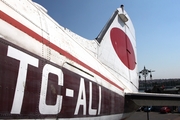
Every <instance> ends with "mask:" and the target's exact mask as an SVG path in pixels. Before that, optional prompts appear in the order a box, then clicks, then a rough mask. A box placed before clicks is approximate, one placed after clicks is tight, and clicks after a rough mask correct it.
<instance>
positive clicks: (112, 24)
mask: <svg viewBox="0 0 180 120" xmlns="http://www.w3.org/2000/svg"><path fill="white" fill-rule="evenodd" d="M97 41H98V42H99V44H100V45H99V49H98V59H99V60H100V61H101V62H102V63H103V64H104V65H105V66H107V67H108V68H110V70H111V71H112V73H114V75H116V77H118V78H119V79H120V80H121V81H122V82H123V83H124V84H125V85H126V86H127V88H129V89H131V90H137V87H138V79H137V78H138V77H137V76H138V75H137V58H136V41H135V31H134V27H133V24H132V22H131V19H130V18H129V16H128V14H127V13H126V11H125V10H124V7H123V5H121V7H120V8H118V9H117V10H116V11H115V12H114V14H113V15H112V17H111V18H110V20H109V21H108V23H107V24H106V25H105V27H104V28H103V30H102V31H101V33H100V34H99V36H98V37H97Z"/></svg>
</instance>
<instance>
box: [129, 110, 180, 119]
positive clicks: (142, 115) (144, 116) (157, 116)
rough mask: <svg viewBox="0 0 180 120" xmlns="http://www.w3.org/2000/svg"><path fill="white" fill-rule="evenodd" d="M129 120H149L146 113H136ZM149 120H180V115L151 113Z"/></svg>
mask: <svg viewBox="0 0 180 120" xmlns="http://www.w3.org/2000/svg"><path fill="white" fill-rule="evenodd" d="M127 120H147V113H146V112H135V113H133V114H132V115H131V117H130V118H128V119H127ZM149 120H180V113H167V114H160V113H159V112H149Z"/></svg>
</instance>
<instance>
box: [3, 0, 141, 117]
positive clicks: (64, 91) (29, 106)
mask: <svg viewBox="0 0 180 120" xmlns="http://www.w3.org/2000/svg"><path fill="white" fill-rule="evenodd" d="M0 6H1V7H0V26H1V28H0V48H1V51H0V106H1V107H0V118H1V119H12V118H14V119H43V118H50V119H56V118H59V119H60V118H67V119H70V118H71V119H76V118H77V119H85V118H86V117H87V119H121V118H122V117H123V113H124V111H125V108H124V106H125V99H124V92H125V91H131V88H132V90H137V88H136V86H135V84H132V85H129V84H128V82H122V81H121V80H120V79H119V78H118V77H117V76H120V75H117V76H116V75H115V74H114V73H115V72H112V70H110V69H109V68H108V67H106V66H105V65H104V64H102V63H101V62H100V60H98V57H97V55H96V54H95V55H94V51H93V50H92V51H93V52H92V51H88V50H87V49H85V48H84V47H82V46H83V45H82V44H80V43H81V42H77V41H76V39H74V38H73V37H77V39H84V38H81V37H80V36H78V35H76V34H74V33H71V32H70V31H69V30H67V29H66V28H63V27H61V26H59V25H58V24H57V23H56V22H55V21H54V20H53V19H52V18H50V17H49V16H48V15H47V14H46V12H45V10H43V9H42V8H41V6H39V5H37V4H35V3H33V2H32V1H23V2H22V1H8V2H7V1H6V2H5V1H0ZM26 14H29V15H26ZM91 43H95V45H94V46H93V47H94V48H95V47H97V46H98V45H99V44H98V43H96V42H91ZM93 47H92V48H91V49H94V48H93ZM131 47H132V46H131ZM131 49H132V48H131ZM128 52H129V51H128ZM130 52H131V51H130ZM133 55H134V53H133ZM133 59H135V58H133ZM133 62H134V61H133ZM132 64H134V63H132ZM127 66H128V63H127ZM132 68H133V69H135V68H136V66H135V65H134V66H133V67H131V69H132ZM127 73H129V74H132V73H131V71H130V72H128V71H127ZM121 78H122V79H124V80H125V77H123V76H122V77H121ZM127 84H128V85H129V86H128V87H127V86H126V85H127Z"/></svg>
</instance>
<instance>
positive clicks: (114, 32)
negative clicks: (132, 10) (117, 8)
mask: <svg viewBox="0 0 180 120" xmlns="http://www.w3.org/2000/svg"><path fill="white" fill-rule="evenodd" d="M110 37H111V42H112V45H113V47H114V50H115V51H116V54H117V55H118V57H119V59H120V60H121V61H122V62H123V64H124V65H125V66H126V67H127V68H129V69H130V70H134V68H135V65H136V62H135V54H134V49H133V47H132V44H131V41H130V39H129V38H128V36H127V35H126V34H125V33H124V32H123V31H122V30H121V29H119V28H112V29H111V32H110Z"/></svg>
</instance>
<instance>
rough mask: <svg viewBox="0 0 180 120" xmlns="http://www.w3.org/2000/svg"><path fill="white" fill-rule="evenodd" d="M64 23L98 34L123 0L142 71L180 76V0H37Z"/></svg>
mask: <svg viewBox="0 0 180 120" xmlns="http://www.w3.org/2000/svg"><path fill="white" fill-rule="evenodd" d="M33 1H35V2H37V3H39V4H41V5H42V6H44V7H45V8H46V9H47V10H48V14H49V15H50V16H51V17H52V18H54V19H55V20H56V21H57V22H58V23H59V24H60V25H61V26H63V27H66V28H68V29H70V30H71V31H73V32H75V33H77V34H79V35H81V36H83V37H85V38H87V39H94V38H96V37H97V35H98V34H99V32H100V31H101V29H102V28H103V26H104V25H105V24H106V22H107V21H108V19H109V18H110V17H111V15H112V13H113V12H114V11H115V10H116V8H117V7H119V6H120V5H121V4H124V6H125V10H126V11H127V13H128V14H129V16H130V18H131V20H132V22H133V24H134V28H135V32H136V42H137V55H138V56H137V58H138V68H139V71H140V70H142V69H143V67H144V66H146V68H147V69H151V70H155V72H154V73H153V78H154V79H159V78H162V79H168V78H180V0H173V1H172V0H107V1H105V0H89V1H88V0H87V1H86V0H53V1H52V0H33Z"/></svg>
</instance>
